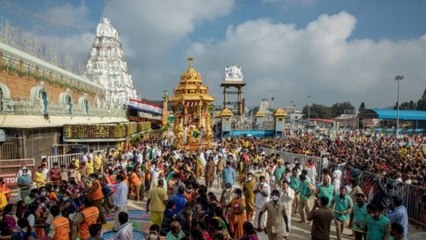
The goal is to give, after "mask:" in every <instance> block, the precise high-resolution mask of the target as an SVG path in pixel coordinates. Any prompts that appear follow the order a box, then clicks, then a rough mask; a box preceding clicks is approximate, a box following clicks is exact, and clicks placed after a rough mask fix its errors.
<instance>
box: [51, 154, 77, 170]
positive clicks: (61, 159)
mask: <svg viewBox="0 0 426 240" xmlns="http://www.w3.org/2000/svg"><path fill="white" fill-rule="evenodd" d="M82 156H83V153H72V154H63V155H54V156H48V157H47V167H48V168H49V169H51V168H52V167H53V163H58V164H59V166H61V165H65V166H68V165H69V164H70V163H71V159H76V160H77V159H78V160H81V157H82Z"/></svg>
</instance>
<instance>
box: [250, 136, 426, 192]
mask: <svg viewBox="0 0 426 240" xmlns="http://www.w3.org/2000/svg"><path fill="white" fill-rule="evenodd" d="M256 144H257V145H258V146H262V147H267V148H273V149H277V150H281V151H286V152H291V153H297V154H304V155H310V156H317V157H323V158H325V159H327V160H328V161H330V162H331V163H334V164H341V163H345V164H346V165H348V166H352V167H354V168H356V169H360V170H361V171H368V172H372V173H377V172H382V173H385V174H386V175H387V176H388V177H391V178H393V179H396V180H398V181H401V182H404V183H407V184H413V185H423V186H426V155H425V152H424V146H423V144H426V142H425V138H424V137H423V136H422V135H414V136H412V137H409V136H404V137H403V138H400V139H397V138H396V137H395V136H385V135H382V134H365V133H364V132H362V131H353V132H338V133H337V134H336V136H335V137H334V138H331V137H330V136H329V135H327V136H326V135H321V134H309V133H298V134H295V136H292V137H290V138H286V139H276V138H266V139H258V140H256Z"/></svg>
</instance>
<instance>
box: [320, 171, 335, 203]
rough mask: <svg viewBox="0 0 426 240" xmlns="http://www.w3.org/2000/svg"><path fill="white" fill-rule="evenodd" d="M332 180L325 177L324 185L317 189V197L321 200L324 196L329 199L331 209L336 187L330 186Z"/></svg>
mask: <svg viewBox="0 0 426 240" xmlns="http://www.w3.org/2000/svg"><path fill="white" fill-rule="evenodd" d="M330 182H331V178H330V176H325V177H324V178H323V180H322V183H323V184H322V185H321V186H319V187H318V189H317V195H318V198H321V197H323V196H325V197H327V198H328V202H329V204H328V206H327V207H330V204H331V201H332V200H333V198H334V186H333V185H331V184H330Z"/></svg>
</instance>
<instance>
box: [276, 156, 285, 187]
mask: <svg viewBox="0 0 426 240" xmlns="http://www.w3.org/2000/svg"><path fill="white" fill-rule="evenodd" d="M284 172H285V167H284V166H283V160H282V159H279V160H278V166H277V167H276V168H275V170H274V177H275V183H276V184H277V185H278V187H280V188H281V182H282V181H281V180H282V177H283V174H284Z"/></svg>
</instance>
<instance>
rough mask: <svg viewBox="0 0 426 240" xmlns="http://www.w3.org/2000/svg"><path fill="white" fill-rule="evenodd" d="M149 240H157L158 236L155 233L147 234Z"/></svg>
mask: <svg viewBox="0 0 426 240" xmlns="http://www.w3.org/2000/svg"><path fill="white" fill-rule="evenodd" d="M149 239H151V240H157V239H158V236H157V234H155V233H151V234H149Z"/></svg>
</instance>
